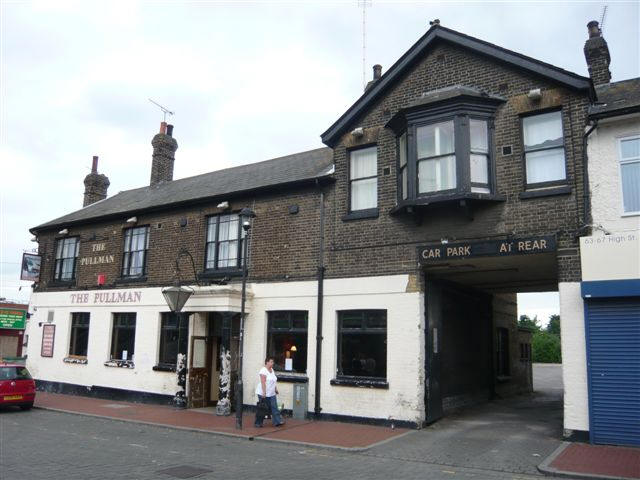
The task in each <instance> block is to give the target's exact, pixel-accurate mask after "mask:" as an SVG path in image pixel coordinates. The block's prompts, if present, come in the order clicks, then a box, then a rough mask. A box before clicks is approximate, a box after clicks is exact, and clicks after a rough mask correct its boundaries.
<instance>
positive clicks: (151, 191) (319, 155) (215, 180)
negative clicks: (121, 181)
mask: <svg viewBox="0 0 640 480" xmlns="http://www.w3.org/2000/svg"><path fill="white" fill-rule="evenodd" d="M332 173H333V153H332V150H331V149H330V148H318V149H315V150H309V151H307V152H300V153H294V154H293V155H287V156H284V157H279V158H274V159H271V160H266V161H263V162H258V163H252V164H248V165H242V166H239V167H233V168H226V169H224V170H218V171H215V172H210V173H205V174H202V175H197V176H195V177H188V178H181V179H179V180H173V181H171V182H164V183H160V184H158V185H154V186H148V187H142V188H136V189H133V190H126V191H124V192H120V193H118V194H117V195H114V196H113V197H109V198H106V199H104V200H101V201H99V202H96V203H94V204H91V205H88V206H86V207H85V208H83V209H81V210H77V211H75V212H73V213H70V214H68V215H64V216H62V217H59V218H56V219H55V220H51V221H49V222H46V223H43V224H42V225H38V226H37V227H33V228H32V229H31V232H32V233H34V232H36V231H38V230H44V229H48V228H53V227H58V226H63V225H64V226H66V225H71V224H78V223H86V222H88V221H95V220H98V219H101V218H105V217H113V216H116V215H126V214H133V213H137V212H143V211H145V210H153V209H159V208H165V207H170V206H172V205H177V204H184V203H189V202H196V201H200V200H203V199H207V198H215V197H224V196H231V195H238V194H241V193H242V192H252V191H256V190H263V189H268V188H272V187H275V186H279V185H280V186H285V185H287V184H295V183H300V182H304V181H312V180H314V179H318V178H323V177H328V176H330V175H331V174H332Z"/></svg>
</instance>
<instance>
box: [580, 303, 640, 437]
mask: <svg viewBox="0 0 640 480" xmlns="http://www.w3.org/2000/svg"><path fill="white" fill-rule="evenodd" d="M585 307H586V311H585V320H586V334H587V364H588V376H589V422H590V436H591V441H592V442H593V443H600V444H614V445H640V297H626V298H597V299H594V298H591V299H586V302H585Z"/></svg>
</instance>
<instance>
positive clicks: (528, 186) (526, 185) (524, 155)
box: [519, 107, 569, 191]
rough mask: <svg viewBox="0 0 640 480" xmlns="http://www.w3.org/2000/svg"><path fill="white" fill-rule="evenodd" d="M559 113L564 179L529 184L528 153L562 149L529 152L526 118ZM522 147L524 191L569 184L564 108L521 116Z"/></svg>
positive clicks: (549, 148) (549, 109)
mask: <svg viewBox="0 0 640 480" xmlns="http://www.w3.org/2000/svg"><path fill="white" fill-rule="evenodd" d="M553 112H559V113H560V124H561V130H562V152H563V157H564V178H563V179H561V180H552V181H548V182H536V183H529V180H528V179H527V153H531V152H541V151H545V150H555V149H558V148H560V147H548V148H540V149H534V150H527V149H526V147H525V144H524V120H525V119H526V118H531V117H535V116H538V115H545V114H547V113H553ZM519 120H520V146H521V148H522V150H521V151H522V160H521V161H522V176H523V179H524V190H525V191H527V190H536V189H541V188H549V187H562V186H566V185H568V184H569V166H568V164H567V136H566V135H565V121H564V111H563V109H562V108H558V107H554V108H547V109H542V110H535V111H533V112H526V113H523V114H521V115H520V118H519Z"/></svg>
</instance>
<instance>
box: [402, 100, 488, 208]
mask: <svg viewBox="0 0 640 480" xmlns="http://www.w3.org/2000/svg"><path fill="white" fill-rule="evenodd" d="M475 107H478V106H475ZM495 110H496V107H494V106H486V107H485V108H482V107H478V108H474V106H473V105H467V106H464V107H461V106H460V105H455V104H454V105H451V106H448V107H439V108H433V109H429V108H425V109H423V110H420V111H418V112H413V113H410V114H407V115H406V125H405V128H404V129H401V130H400V131H398V132H397V133H396V138H397V149H398V150H397V151H398V153H397V155H396V158H397V163H396V164H397V171H398V175H397V179H396V180H397V201H398V204H403V203H407V202H411V201H415V200H427V201H429V200H432V201H439V200H446V199H447V197H448V196H453V195H462V194H476V193H477V192H473V191H472V187H482V188H488V190H489V193H477V194H478V195H488V196H492V195H495V194H496V184H497V181H496V167H495V159H496V153H495V145H494V137H495ZM471 120H480V121H486V122H487V146H488V152H487V153H486V155H487V162H488V165H487V177H488V184H478V183H475V182H472V181H471V154H472V150H471V131H470V129H471ZM446 121H453V123H454V152H453V154H454V155H455V159H456V186H455V188H453V189H447V190H438V191H434V192H423V193H420V191H419V178H418V163H419V162H420V160H421V159H419V158H418V153H417V147H418V145H417V129H418V128H419V127H423V126H428V125H433V124H437V123H442V122H446ZM403 134H406V138H407V142H406V144H407V154H406V155H407V169H408V170H407V171H408V180H407V185H408V192H407V195H406V196H405V195H404V192H403V188H402V177H401V175H400V167H401V165H400V140H399V139H400V137H401V136H402V135H403ZM449 155H451V154H443V155H439V156H436V157H429V158H437V157H444V156H449ZM422 160H424V159H422Z"/></svg>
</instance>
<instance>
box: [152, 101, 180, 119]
mask: <svg viewBox="0 0 640 480" xmlns="http://www.w3.org/2000/svg"><path fill="white" fill-rule="evenodd" d="M149 101H150V102H151V103H153V104H154V105H155V106H157V107H160V110H162V113H163V114H164V120H163V122H166V121H167V113H168V114H169V115H174V114H175V112H172V111H171V110H169V109H168V108H166V107H163V106H162V105H160V104H159V103H158V102H154V101H153V100H151V99H149Z"/></svg>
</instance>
